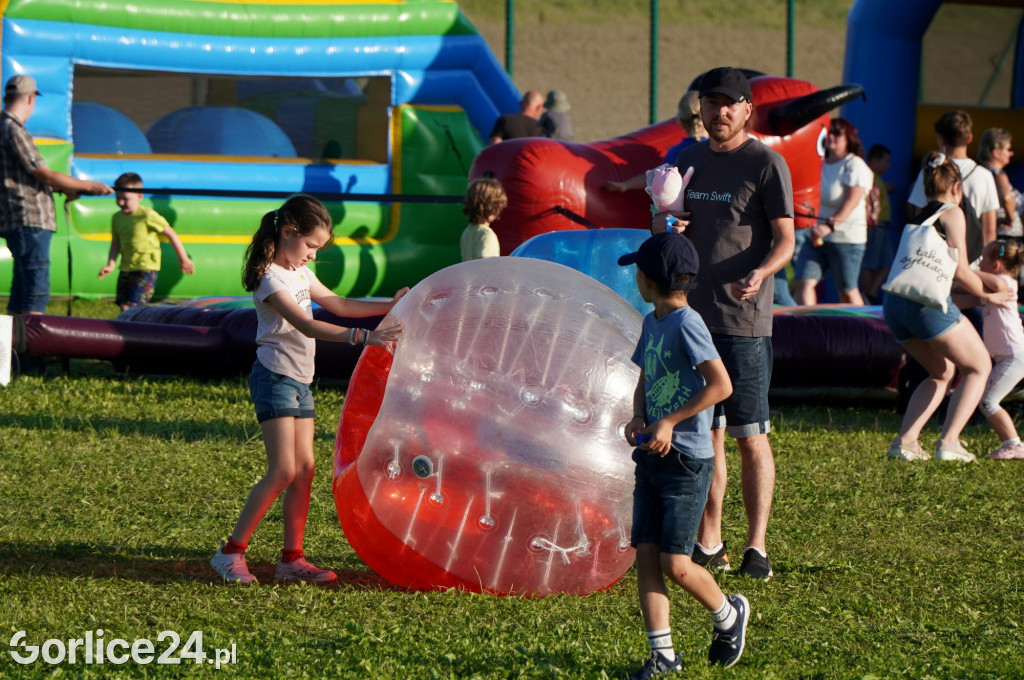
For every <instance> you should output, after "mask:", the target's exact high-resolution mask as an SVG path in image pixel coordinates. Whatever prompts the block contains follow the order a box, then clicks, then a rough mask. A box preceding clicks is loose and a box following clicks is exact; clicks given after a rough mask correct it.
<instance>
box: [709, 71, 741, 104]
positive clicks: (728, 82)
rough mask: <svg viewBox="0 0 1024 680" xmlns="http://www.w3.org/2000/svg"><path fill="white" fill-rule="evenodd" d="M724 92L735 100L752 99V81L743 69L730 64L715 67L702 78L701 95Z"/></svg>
mask: <svg viewBox="0 0 1024 680" xmlns="http://www.w3.org/2000/svg"><path fill="white" fill-rule="evenodd" d="M715 92H718V93H721V94H724V95H725V96H727V97H729V98H730V99H732V100H733V101H734V102H742V101H748V102H749V101H751V99H750V83H749V82H747V77H746V76H745V75H743V71H740V70H738V69H734V68H732V67H729V66H719V67H718V68H713V69H711V70H710V71H708V72H707V73H705V74H704V76H703V77H702V78H701V79H700V96H701V97H704V96H705V95H709V94H713V93H715Z"/></svg>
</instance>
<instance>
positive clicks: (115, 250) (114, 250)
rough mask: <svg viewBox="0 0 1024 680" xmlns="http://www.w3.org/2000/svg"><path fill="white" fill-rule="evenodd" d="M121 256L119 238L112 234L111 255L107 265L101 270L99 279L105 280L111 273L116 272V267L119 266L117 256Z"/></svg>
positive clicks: (108, 256)
mask: <svg viewBox="0 0 1024 680" xmlns="http://www.w3.org/2000/svg"><path fill="white" fill-rule="evenodd" d="M120 254H121V241H119V240H118V238H117V236H115V235H113V234H111V236H110V253H109V254H108V255H107V264H106V266H105V267H103V269H101V270H100V275H99V277H97V278H101V279H102V278H103V277H104V276H106V275H107V274H109V273H110V272H112V271H114V267H115V266H116V265H117V256H118V255H120Z"/></svg>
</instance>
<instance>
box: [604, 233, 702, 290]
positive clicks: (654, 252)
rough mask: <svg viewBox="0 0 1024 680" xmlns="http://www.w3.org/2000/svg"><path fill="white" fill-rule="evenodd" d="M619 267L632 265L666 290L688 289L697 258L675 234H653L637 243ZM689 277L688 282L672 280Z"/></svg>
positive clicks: (687, 242) (693, 283)
mask: <svg viewBox="0 0 1024 680" xmlns="http://www.w3.org/2000/svg"><path fill="white" fill-rule="evenodd" d="M619 264H620V265H622V266H623V267H625V266H626V265H630V264H635V265H636V266H637V267H639V269H640V271H642V272H643V273H644V275H645V276H647V278H649V279H650V280H651V281H654V282H655V283H657V284H658V285H659V286H662V287H663V288H667V289H669V290H689V289H690V288H693V287H694V286H696V285H697V270H698V269H699V268H700V258H699V257H697V249H696V248H694V247H693V243H691V242H690V239H688V238H686V237H685V236H683V235H682V234H676V233H675V232H662V233H660V234H655V235H654V236H652V237H650V238H649V239H647V240H646V241H644V242H643V243H641V244H640V248H639V249H638V250H637V251H636V252H635V253H626V254H625V255H623V256H622V257H620V258H619ZM682 274H689V275H690V276H691V277H692V278H691V279H690V280H689V281H676V277H677V276H680V275H682Z"/></svg>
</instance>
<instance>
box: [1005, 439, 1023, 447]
mask: <svg viewBox="0 0 1024 680" xmlns="http://www.w3.org/2000/svg"><path fill="white" fill-rule="evenodd" d="M1017 444H1020V437H1014V438H1013V439H1007V440H1006V441H1004V442H1003V446H1016V445H1017Z"/></svg>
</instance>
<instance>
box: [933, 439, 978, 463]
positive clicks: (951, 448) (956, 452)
mask: <svg viewBox="0 0 1024 680" xmlns="http://www.w3.org/2000/svg"><path fill="white" fill-rule="evenodd" d="M935 460H953V461H958V462H960V463H973V462H974V454H973V453H971V452H970V451H968V450H967V449H965V448H964V447H963V444H961V443H960V442H959V441H957V443H955V444H947V443H946V442H944V441H942V440H941V439H940V440H939V441H937V442H935Z"/></svg>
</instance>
